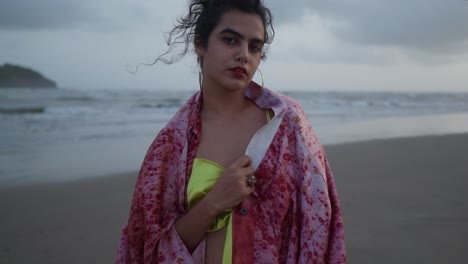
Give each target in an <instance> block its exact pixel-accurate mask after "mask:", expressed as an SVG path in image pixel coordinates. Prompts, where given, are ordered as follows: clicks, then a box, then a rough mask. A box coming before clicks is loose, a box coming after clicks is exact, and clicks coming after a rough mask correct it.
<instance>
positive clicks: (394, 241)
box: [0, 134, 468, 264]
mask: <svg viewBox="0 0 468 264" xmlns="http://www.w3.org/2000/svg"><path fill="white" fill-rule="evenodd" d="M325 148H326V151H327V154H328V158H329V160H330V163H331V166H332V169H333V172H334V175H335V179H336V182H337V185H338V191H339V195H340V199H341V204H342V209H343V217H344V221H345V232H346V242H347V252H348V260H349V261H348V262H349V263H465V260H464V259H465V255H466V254H467V252H468V227H467V224H466V223H468V197H466V196H465V194H467V193H468V134H462V135H449V136H428V137H414V138H403V139H389V140H376V141H367V142H358V143H350V144H339V145H329V146H325ZM135 178H136V173H123V174H120V175H113V176H108V177H100V178H95V179H85V180H79V181H74V182H66V183H55V184H40V185H29V186H19V187H9V188H1V187H0V210H1V212H2V213H1V217H0V263H11V264H16V263H50V264H53V263H112V262H113V261H114V256H115V253H116V249H117V245H118V242H119V237H120V231H121V228H122V226H123V225H124V223H125V222H126V219H127V216H128V211H129V206H130V202H131V196H132V192H133V186H134V182H135Z"/></svg>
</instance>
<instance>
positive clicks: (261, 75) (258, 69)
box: [257, 68, 264, 88]
mask: <svg viewBox="0 0 468 264" xmlns="http://www.w3.org/2000/svg"><path fill="white" fill-rule="evenodd" d="M257 71H258V73H260V77H262V88H263V85H264V83H263V81H264V80H263V73H262V71H261V70H260V68H257Z"/></svg>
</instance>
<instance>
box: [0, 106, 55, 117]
mask: <svg viewBox="0 0 468 264" xmlns="http://www.w3.org/2000/svg"><path fill="white" fill-rule="evenodd" d="M45 110H46V108H45V107H43V106H39V107H20V108H0V114H5V115H22V114H41V113H44V112H45Z"/></svg>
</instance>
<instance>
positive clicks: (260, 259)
mask: <svg viewBox="0 0 468 264" xmlns="http://www.w3.org/2000/svg"><path fill="white" fill-rule="evenodd" d="M244 95H245V96H246V97H248V98H250V99H251V100H252V101H254V102H255V103H256V104H257V105H258V106H259V107H261V108H263V109H272V110H273V111H274V113H275V116H281V117H282V120H281V121H280V123H279V127H278V129H277V130H276V133H275V134H273V135H274V137H273V139H272V141H271V144H269V145H268V146H267V148H266V153H265V155H264V156H263V157H257V159H258V160H259V165H258V167H257V168H256V172H255V176H256V177H257V183H256V185H255V186H256V187H255V192H254V193H252V195H251V196H250V198H249V199H246V200H245V201H244V202H242V203H241V204H240V205H239V206H237V207H236V208H234V210H233V212H234V215H233V254H232V255H233V263H234V264H240V263H245V264H249V263H307V264H314V263H346V256H345V243H344V232H343V221H342V218H341V211H340V205H339V201H338V196H337V192H336V188H335V182H334V180H333V176H332V173H331V170H330V167H329V165H328V161H327V158H326V156H325V153H324V150H323V148H322V146H321V145H320V143H319V141H318V139H317V137H316V136H315V134H314V132H313V130H312V128H311V126H310V124H309V122H308V119H307V117H306V115H305V113H304V111H303V109H302V108H301V106H300V105H299V104H298V103H297V102H296V101H294V100H293V99H291V98H289V97H287V96H284V95H281V94H278V93H275V92H272V91H270V90H268V89H266V88H261V87H259V86H258V85H257V84H255V83H252V84H251V85H250V86H249V87H247V88H246V89H244ZM201 97H202V96H201V93H199V92H198V93H196V94H195V95H193V96H192V97H191V98H190V99H189V100H188V101H187V103H185V105H184V106H182V108H181V109H180V110H179V111H178V112H177V113H176V114H175V116H174V117H173V118H172V119H171V121H169V123H168V124H167V125H166V127H164V128H163V129H162V130H161V131H160V133H159V134H158V136H157V137H156V139H155V140H154V142H153V143H152V144H151V146H150V148H149V150H148V152H147V154H146V156H145V159H144V161H143V164H142V167H141V170H140V173H139V176H138V179H137V182H136V186H135V191H134V195H133V202H132V206H131V210H130V216H129V219H128V223H127V225H126V226H125V227H124V229H123V231H122V237H121V241H120V246H119V249H118V254H117V259H116V263H146V264H149V263H204V254H205V240H202V241H201V242H200V244H199V245H198V247H197V248H196V249H195V251H194V252H189V251H188V250H187V248H186V247H185V245H184V243H183V242H182V240H181V239H180V237H179V236H178V234H177V232H176V230H175V228H174V223H175V221H176V219H177V218H179V217H181V216H182V215H184V214H185V213H186V212H187V194H186V188H187V183H188V180H189V179H188V178H189V176H190V171H191V168H192V162H193V159H194V157H195V153H196V149H197V146H198V142H199V135H200V131H201V123H200V122H201V121H200V106H201V100H202V99H201Z"/></svg>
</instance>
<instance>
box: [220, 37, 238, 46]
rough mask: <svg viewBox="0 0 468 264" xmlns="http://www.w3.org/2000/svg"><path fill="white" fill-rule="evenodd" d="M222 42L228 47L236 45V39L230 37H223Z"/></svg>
mask: <svg viewBox="0 0 468 264" xmlns="http://www.w3.org/2000/svg"><path fill="white" fill-rule="evenodd" d="M223 41H224V43H226V44H228V45H233V44H236V39H235V38H231V37H223Z"/></svg>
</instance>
